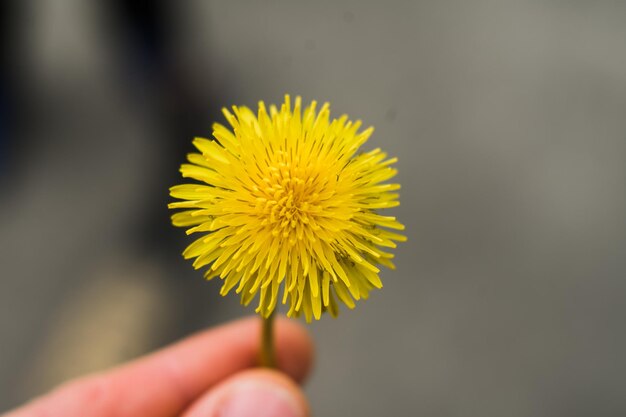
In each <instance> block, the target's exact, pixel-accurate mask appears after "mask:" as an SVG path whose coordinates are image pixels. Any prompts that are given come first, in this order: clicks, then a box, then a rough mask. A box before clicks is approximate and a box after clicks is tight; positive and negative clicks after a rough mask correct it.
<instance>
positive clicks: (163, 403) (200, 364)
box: [2, 317, 313, 417]
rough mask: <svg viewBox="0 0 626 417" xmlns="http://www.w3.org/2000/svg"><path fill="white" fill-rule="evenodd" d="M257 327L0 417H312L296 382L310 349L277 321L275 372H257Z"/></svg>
mask: <svg viewBox="0 0 626 417" xmlns="http://www.w3.org/2000/svg"><path fill="white" fill-rule="evenodd" d="M260 331H261V321H260V319H258V318H257V317H252V318H246V319H242V320H237V321H234V322H232V323H229V324H225V325H223V326H220V327H217V328H214V329H210V330H206V331H203V332H200V333H198V334H196V335H193V336H191V337H189V338H187V339H184V340H182V341H180V342H178V343H175V344H174V345H171V346H169V347H166V348H164V349H162V350H160V351H157V352H155V353H152V354H150V355H148V356H144V357H142V358H139V359H137V360H135V361H133V362H130V363H128V364H125V365H121V366H119V367H116V368H114V369H111V370H108V371H104V372H102V373H99V374H94V375H90V376H86V377H83V378H79V379H77V380H74V381H70V382H68V383H65V384H63V385H61V386H60V387H58V388H56V389H54V390H53V391H51V392H50V393H48V394H45V395H44V396H42V397H40V398H36V399H34V400H33V401H31V402H29V403H27V404H25V405H24V406H22V407H20V408H18V409H15V410H12V411H9V412H8V414H3V415H2V417H52V416H64V417H137V416H146V417H173V416H180V417H213V416H225V417H236V416H238V417H246V416H248V415H250V416H253V415H254V416H256V417H263V416H268V417H269V416H277V417H306V416H309V415H310V413H309V407H308V404H307V401H306V399H305V397H304V395H303V393H302V391H301V389H300V387H299V385H298V384H300V383H302V381H303V380H304V378H305V377H306V376H307V374H308V372H309V370H310V368H311V364H312V361H313V344H312V341H311V338H310V337H309V335H308V334H307V333H306V331H305V330H304V328H303V327H302V326H300V325H299V324H298V323H296V322H294V321H292V320H287V319H284V318H277V320H276V324H275V332H276V333H275V342H276V360H277V368H278V370H269V369H262V368H259V367H258V358H259V341H260Z"/></svg>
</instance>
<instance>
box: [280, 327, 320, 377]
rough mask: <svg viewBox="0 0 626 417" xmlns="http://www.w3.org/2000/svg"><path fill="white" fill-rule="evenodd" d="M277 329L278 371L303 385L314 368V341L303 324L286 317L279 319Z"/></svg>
mask: <svg viewBox="0 0 626 417" xmlns="http://www.w3.org/2000/svg"><path fill="white" fill-rule="evenodd" d="M275 328H276V336H275V337H276V339H275V340H276V358H277V365H278V369H280V370H282V371H283V372H285V373H286V374H287V375H289V376H291V377H292V378H293V379H294V380H295V381H296V382H299V383H301V382H303V381H304V380H305V379H306V377H307V376H308V375H309V373H310V371H311V369H312V367H313V363H314V359H315V348H314V343H313V339H312V338H311V336H310V335H309V333H308V331H307V330H306V328H305V327H304V326H303V325H302V324H300V323H298V322H297V321H295V320H291V319H288V318H286V317H277V318H276V326H275Z"/></svg>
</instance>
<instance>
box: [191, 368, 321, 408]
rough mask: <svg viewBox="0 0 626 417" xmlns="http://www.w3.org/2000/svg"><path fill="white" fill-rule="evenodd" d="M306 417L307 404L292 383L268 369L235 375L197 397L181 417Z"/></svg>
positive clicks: (284, 376)
mask: <svg viewBox="0 0 626 417" xmlns="http://www.w3.org/2000/svg"><path fill="white" fill-rule="evenodd" d="M278 415H280V416H281V417H307V416H310V409H309V405H308V402H307V400H306V398H305V396H304V394H303V393H302V391H301V390H300V388H299V387H298V385H296V383H295V382H294V381H292V380H291V379H290V378H289V377H287V376H286V375H284V374H282V373H280V372H278V371H273V370H269V369H261V368H258V369H251V370H247V371H243V372H241V373H239V374H236V375H234V376H232V377H230V378H229V379H227V380H225V381H223V382H222V383H221V384H219V385H217V386H216V387H214V388H213V389H212V390H211V391H209V392H208V393H206V394H205V395H204V396H202V397H200V398H199V399H198V400H197V401H196V402H195V403H194V404H192V406H191V407H190V408H189V409H188V410H187V412H185V413H184V414H183V417H217V416H220V417H247V416H254V417H266V416H267V417H269V416H278Z"/></svg>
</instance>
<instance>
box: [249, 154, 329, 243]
mask: <svg viewBox="0 0 626 417" xmlns="http://www.w3.org/2000/svg"><path fill="white" fill-rule="evenodd" d="M316 177H317V176H316V175H311V174H310V173H308V172H307V173H305V172H304V170H303V169H302V168H301V167H298V166H295V164H291V163H290V162H285V161H280V162H278V163H277V164H276V165H275V166H271V167H268V169H267V170H266V176H265V177H264V178H263V186H262V187H258V188H257V189H255V191H257V195H258V197H257V198H256V201H257V206H256V209H257V213H258V214H259V215H260V218H262V222H261V225H262V226H267V225H271V226H272V229H273V230H272V234H273V235H274V236H279V235H282V236H283V237H285V238H287V237H289V236H290V235H291V238H290V239H289V240H290V241H292V240H293V241H292V243H294V242H295V240H294V239H295V238H298V239H302V235H303V232H304V231H303V230H302V229H303V228H305V227H311V226H310V223H311V222H312V221H314V219H313V216H314V215H315V213H317V212H319V211H320V210H321V208H320V206H319V203H320V201H319V190H318V189H317V188H318V187H317V184H316V183H317V181H316ZM307 225H309V226H307Z"/></svg>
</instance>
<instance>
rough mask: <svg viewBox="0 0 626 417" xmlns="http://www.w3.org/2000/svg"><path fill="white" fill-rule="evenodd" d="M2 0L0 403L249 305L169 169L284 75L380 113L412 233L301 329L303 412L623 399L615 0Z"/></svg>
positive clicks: (620, 88)
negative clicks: (227, 286) (212, 266)
mask: <svg viewBox="0 0 626 417" xmlns="http://www.w3.org/2000/svg"><path fill="white" fill-rule="evenodd" d="M0 9H1V10H0V12H1V13H0V16H2V17H1V18H0V19H2V25H1V26H2V44H1V45H0V48H2V49H1V54H2V69H1V70H0V112H1V114H0V138H1V140H0V187H1V190H2V193H0V265H1V266H2V269H1V272H0V410H6V409H8V408H10V407H13V406H15V405H17V404H19V403H21V402H23V401H24V400H26V399H28V398H30V397H31V396H33V395H36V394H39V393H41V392H44V391H45V390H47V389H49V388H50V387H52V386H54V385H55V384H57V383H59V382H60V381H63V380H65V379H67V378H70V377H73V376H76V375H80V374H82V373H85V372H89V371H93V370H97V369H102V368H104V367H108V366H110V365H111V364H114V363H118V362H121V361H124V360H127V359H129V358H132V357H136V356H137V355H140V354H142V353H144V352H147V351H149V350H151V349H154V348H155V347H158V346H161V345H163V344H165V343H169V342H171V341H173V340H175V339H177V338H179V337H182V336H184V335H186V334H188V333H190V332H192V331H194V330H197V329H201V328H204V327H206V326H211V325H215V324H218V323H221V322H223V321H225V320H227V319H230V318H234V317H237V316H241V315H244V314H250V313H251V312H252V310H251V309H249V310H243V309H242V308H241V307H240V306H239V305H238V302H237V299H236V298H235V297H232V298H226V299H222V298H220V297H219V296H218V294H217V289H218V284H219V283H210V284H207V283H206V282H204V281H203V279H202V277H201V274H199V273H196V272H194V271H193V270H192V268H191V266H190V264H189V263H187V262H185V261H184V260H183V259H182V258H181V256H180V252H181V251H182V249H183V248H184V246H185V244H186V243H187V242H188V240H186V238H185V237H184V236H183V235H184V233H183V232H182V230H175V229H173V227H171V226H170V225H169V221H168V214H169V213H168V212H167V209H166V203H167V201H168V196H167V188H168V187H169V186H170V185H173V184H175V183H177V182H178V172H177V169H178V165H179V164H180V163H181V162H182V160H183V157H184V154H185V153H186V152H188V151H190V150H191V144H190V143H191V139H192V137H193V136H194V135H197V136H208V135H210V129H211V123H212V122H213V121H216V120H217V121H223V119H222V117H221V115H220V114H219V108H220V107H222V106H228V105H230V104H247V105H251V106H254V105H255V104H256V101H257V100H259V99H263V100H265V101H266V102H280V100H282V96H283V94H284V93H291V94H293V95H295V94H300V95H302V96H303V99H304V100H305V101H310V100H312V99H317V100H319V101H330V102H331V104H332V109H333V114H334V115H337V116H338V115H339V114H341V113H344V112H345V113H348V114H349V115H350V116H351V117H353V118H360V119H362V120H364V122H365V124H366V125H374V126H375V127H376V132H375V134H374V136H373V137H372V139H371V140H370V142H369V143H368V144H367V146H368V148H374V147H382V148H384V149H385V150H387V151H388V152H389V153H390V154H391V155H397V156H399V157H400V162H399V164H398V168H399V169H400V174H399V181H400V182H401V184H402V186H403V188H402V190H401V202H402V205H401V206H400V207H399V208H398V209H397V210H396V214H397V215H398V216H399V218H400V219H401V220H402V221H403V222H404V223H405V224H406V226H407V232H406V233H407V235H408V236H409V241H408V242H407V243H405V244H403V245H401V246H400V247H399V249H398V251H397V254H398V257H397V265H398V269H397V270H396V271H385V272H384V273H383V275H382V278H383V282H384V284H385V288H384V289H383V290H382V291H378V292H375V293H373V294H372V297H371V299H370V300H369V301H367V302H364V303H360V304H358V307H357V309H356V310H354V311H345V309H344V311H342V313H343V314H341V315H340V317H339V319H337V320H332V319H330V318H326V319H324V320H322V321H321V322H318V323H315V324H313V325H311V326H310V329H311V331H312V333H313V335H314V338H315V340H316V343H317V349H318V358H317V366H316V369H315V373H314V375H313V376H312V378H311V379H310V381H309V383H308V385H307V393H308V395H309V397H310V400H311V403H312V406H313V410H314V413H315V415H317V416H349V415H353V416H381V415H416V416H421V415H424V416H481V417H485V416H510V417H516V416H589V415H594V416H623V415H626V358H624V352H626V333H625V326H624V319H625V317H626V281H625V275H626V256H625V254H626V224H625V215H624V214H625V210H626V196H625V185H624V184H625V179H626V164H625V162H626V3H623V2H612V1H536V0H535V1H516V2H508V1H462V0H460V1H438V2H423V1H414V2H409V1H406V2H399V1H396V2H393V1H389V2H366V1H352V2H345V1H332V2H331V1H318V2H292V1H279V2H277V1H263V2H256V1H245V2H229V1H221V2H213V1H179V2H126V1H120V0H117V1H111V2H85V1H82V0H55V1H32V0H31V1H21V2H6V3H3V5H2V6H0Z"/></svg>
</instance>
